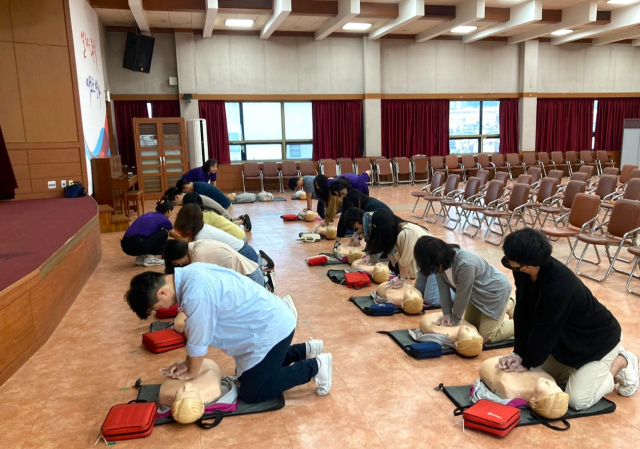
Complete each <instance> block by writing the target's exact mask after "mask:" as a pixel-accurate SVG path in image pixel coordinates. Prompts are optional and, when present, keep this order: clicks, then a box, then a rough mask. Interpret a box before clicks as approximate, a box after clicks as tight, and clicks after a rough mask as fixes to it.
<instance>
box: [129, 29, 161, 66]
mask: <svg viewBox="0 0 640 449" xmlns="http://www.w3.org/2000/svg"><path fill="white" fill-rule="evenodd" d="M155 41H156V39H155V38H153V37H149V36H144V35H142V34H136V33H130V32H129V33H127V42H126V44H125V47H124V59H123V60H122V67H123V68H125V69H129V70H133V71H134V72H143V73H149V71H150V70H151V56H153V45H154V44H155Z"/></svg>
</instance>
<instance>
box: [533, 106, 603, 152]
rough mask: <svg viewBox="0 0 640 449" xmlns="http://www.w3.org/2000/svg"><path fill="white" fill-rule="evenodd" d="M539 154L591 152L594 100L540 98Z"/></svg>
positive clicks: (537, 147) (538, 121) (537, 148)
mask: <svg viewBox="0 0 640 449" xmlns="http://www.w3.org/2000/svg"><path fill="white" fill-rule="evenodd" d="M537 117H538V118H537V124H536V127H537V130H536V151H538V152H540V151H546V152H548V153H550V152H551V151H563V152H564V151H583V150H590V149H591V138H592V129H593V98H539V99H538V113H537Z"/></svg>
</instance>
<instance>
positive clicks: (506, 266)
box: [501, 256, 522, 273]
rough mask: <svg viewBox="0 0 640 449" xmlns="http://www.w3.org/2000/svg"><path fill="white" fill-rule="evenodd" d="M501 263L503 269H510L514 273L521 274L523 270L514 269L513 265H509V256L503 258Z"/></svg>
mask: <svg viewBox="0 0 640 449" xmlns="http://www.w3.org/2000/svg"><path fill="white" fill-rule="evenodd" d="M501 262H502V266H503V267H505V268H508V269H509V270H511V271H513V272H514V273H519V272H520V269H521V268H522V267H512V266H511V264H510V263H509V259H507V256H505V257H503V258H502V260H501Z"/></svg>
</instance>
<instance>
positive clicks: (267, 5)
mask: <svg viewBox="0 0 640 449" xmlns="http://www.w3.org/2000/svg"><path fill="white" fill-rule="evenodd" d="M218 8H220V9H253V10H260V9H263V10H265V11H271V10H272V9H273V0H218Z"/></svg>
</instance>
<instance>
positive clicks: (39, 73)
mask: <svg viewBox="0 0 640 449" xmlns="http://www.w3.org/2000/svg"><path fill="white" fill-rule="evenodd" d="M15 48H16V61H17V63H18V80H19V82H20V98H21V100H22V111H23V114H24V122H25V136H26V139H27V142H77V141H78V129H77V122H76V115H75V114H76V113H75V103H74V98H73V86H72V83H71V67H70V66H69V51H68V50H67V48H66V47H51V46H41V45H33V44H15ZM36 68H37V69H36Z"/></svg>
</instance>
